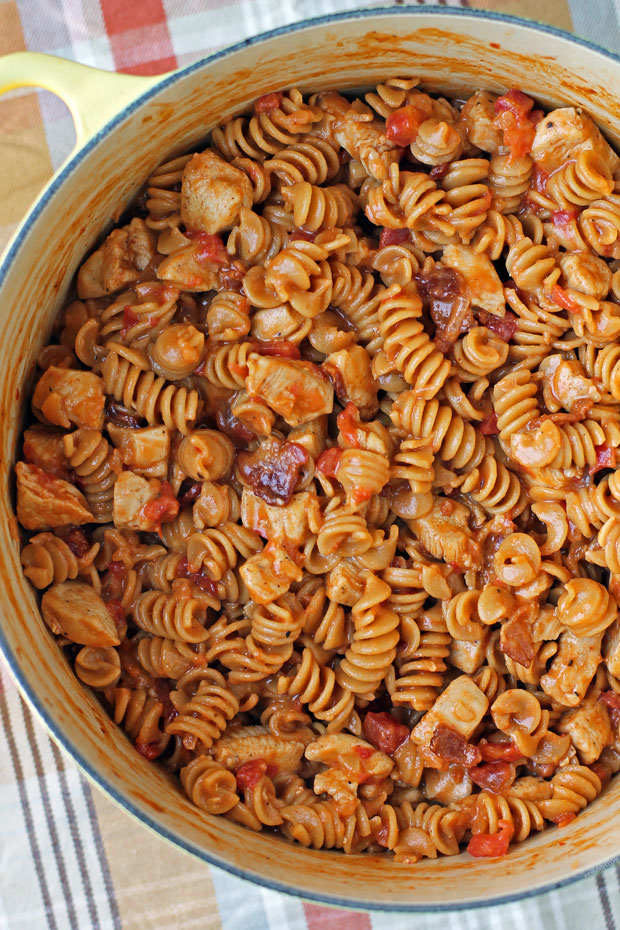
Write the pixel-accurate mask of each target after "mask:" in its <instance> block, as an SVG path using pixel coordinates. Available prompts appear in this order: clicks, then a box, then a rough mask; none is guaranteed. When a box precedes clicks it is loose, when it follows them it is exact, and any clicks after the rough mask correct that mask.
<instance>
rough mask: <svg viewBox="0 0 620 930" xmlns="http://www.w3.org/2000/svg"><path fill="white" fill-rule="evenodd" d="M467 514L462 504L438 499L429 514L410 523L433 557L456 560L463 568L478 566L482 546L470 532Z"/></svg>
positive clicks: (454, 561) (456, 563)
mask: <svg viewBox="0 0 620 930" xmlns="http://www.w3.org/2000/svg"><path fill="white" fill-rule="evenodd" d="M468 517H469V511H468V510H467V507H465V506H464V505H463V504H459V503H457V502H456V501H446V500H445V499H444V498H442V499H441V500H440V499H438V498H435V499H434V500H433V509H432V510H431V512H430V513H429V514H428V516H426V517H419V518H418V519H417V520H410V521H408V522H409V526H410V527H411V529H412V530H413V532H414V533H415V534H416V536H417V537H418V539H419V540H420V542H421V543H422V545H423V546H424V547H425V548H426V549H427V550H428V552H430V554H431V555H432V556H433V558H435V559H443V560H444V562H453V563H454V564H455V565H458V566H459V568H461V569H464V568H479V567H480V564H481V555H480V548H479V546H478V545H477V543H476V542H475V541H474V540H473V538H472V535H471V533H470V531H469V527H468V522H467V521H468Z"/></svg>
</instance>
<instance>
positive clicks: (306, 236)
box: [288, 226, 318, 242]
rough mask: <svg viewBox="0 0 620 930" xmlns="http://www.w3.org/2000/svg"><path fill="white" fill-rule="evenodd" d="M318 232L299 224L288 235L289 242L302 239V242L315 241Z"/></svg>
mask: <svg viewBox="0 0 620 930" xmlns="http://www.w3.org/2000/svg"><path fill="white" fill-rule="evenodd" d="M317 235H318V233H316V232H310V230H309V229H304V228H303V227H302V226H297V227H296V228H295V229H294V230H293V232H292V233H291V235H290V236H289V237H288V239H289V242H295V240H301V241H302V242H314V240H315V239H316V237H317Z"/></svg>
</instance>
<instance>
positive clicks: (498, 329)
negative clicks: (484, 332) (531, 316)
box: [476, 310, 519, 342]
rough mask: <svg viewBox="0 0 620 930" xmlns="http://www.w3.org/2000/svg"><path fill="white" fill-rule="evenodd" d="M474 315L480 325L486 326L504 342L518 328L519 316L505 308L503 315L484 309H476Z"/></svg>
mask: <svg viewBox="0 0 620 930" xmlns="http://www.w3.org/2000/svg"><path fill="white" fill-rule="evenodd" d="M476 317H477V319H478V322H479V323H480V325H481V326H486V328H487V329H490V330H491V332H492V333H495V335H496V336H499V338H500V339H502V340H503V341H504V342H510V340H511V339H512V337H513V336H514V334H515V333H516V331H517V330H518V328H519V318H518V317H517V315H516V314H514V313H511V312H510V310H507V311H506V313H505V315H504V316H501V317H500V316H495V315H494V314H493V313H488V312H487V311H486V310H477V311H476Z"/></svg>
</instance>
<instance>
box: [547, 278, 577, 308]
mask: <svg viewBox="0 0 620 930" xmlns="http://www.w3.org/2000/svg"><path fill="white" fill-rule="evenodd" d="M551 299H552V300H553V301H554V302H555V303H556V304H557V305H558V307H563V308H564V310H570V312H571V313H578V312H579V310H580V309H581V308H580V307H579V304H578V303H575V301H574V300H573V299H572V297H571V296H570V294H569V293H568V291H566V290H564V288H563V287H560V285H559V284H554V285H553V287H552V288H551Z"/></svg>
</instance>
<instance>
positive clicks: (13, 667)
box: [0, 5, 620, 914]
mask: <svg viewBox="0 0 620 930" xmlns="http://www.w3.org/2000/svg"><path fill="white" fill-rule="evenodd" d="M437 14H440V15H441V16H444V17H447V18H448V17H452V18H455V19H457V18H464V19H479V20H487V21H490V22H497V23H508V24H510V25H515V26H519V27H521V28H525V29H529V30H531V31H532V32H536V33H541V32H542V33H546V34H548V35H553V36H556V37H557V38H560V39H564V40H566V41H567V42H570V43H571V44H573V45H579V46H581V47H583V48H587V49H589V50H590V51H593V52H597V53H598V54H600V55H603V56H604V57H606V58H609V59H610V60H611V61H613V62H615V63H616V64H620V55H616V54H615V53H614V52H612V51H610V50H609V49H606V48H603V47H602V46H600V45H597V44H596V43H595V42H591V41H589V40H588V39H583V38H581V37H579V36H575V35H572V34H571V33H569V32H566V31H565V30H563V29H558V28H557V27H555V26H549V25H546V24H543V23H536V22H534V21H533V20H527V19H523V18H521V17H519V16H512V15H510V14H508V13H496V12H493V11H487V10H470V9H464V8H455V7H445V6H437V5H433V6H422V7H407V6H390V7H369V8H365V9H362V10H350V11H344V12H339V13H330V14H327V15H324V16H318V17H315V18H312V19H305V20H302V21H300V22H296V23H291V24H290V25H287V26H278V27H277V28H275V29H271V30H269V31H267V32H262V33H260V34H259V35H256V36H250V37H249V38H247V39H243V40H242V41H241V42H237V43H235V44H234V45H228V46H226V47H225V48H222V49H218V50H217V51H216V52H213V53H211V54H209V55H205V56H204V57H202V58H200V59H199V60H198V61H196V62H193V63H192V64H189V65H185V66H184V67H183V68H178V69H177V70H175V71H173V72H172V73H170V74H168V75H166V76H164V77H162V79H161V81H158V82H157V83H156V84H153V86H152V87H150V88H148V89H147V90H146V91H145V92H144V93H143V94H141V95H140V96H139V97H137V98H136V99H135V100H133V101H131V103H129V104H128V105H127V106H125V107H124V108H123V109H122V110H120V111H119V112H118V113H117V114H116V115H115V116H113V117H112V118H111V119H110V120H109V121H108V122H107V123H106V124H105V126H103V127H102V128H101V129H100V130H98V131H97V132H96V133H95V134H94V135H93V136H91V137H90V138H89V139H87V141H86V142H85V143H84V145H83V146H81V147H80V148H79V149H78V150H77V151H76V152H75V153H74V154H73V155H72V156H71V157H70V158H69V160H68V161H67V163H66V164H65V165H63V166H62V168H61V169H60V171H59V172H58V174H57V175H56V176H55V177H54V178H53V179H52V181H51V182H50V184H49V185H48V186H47V187H46V188H45V189H44V191H43V192H42V193H41V195H40V196H39V198H38V199H37V200H36V202H35V204H34V205H33V207H32V208H31V210H30V211H29V212H28V214H27V216H26V218H25V219H24V221H23V223H22V224H21V226H20V227H19V229H18V232H17V234H16V236H15V238H14V239H13V241H12V243H11V245H10V246H9V248H8V250H7V252H6V253H5V255H4V257H3V259H2V262H1V264H0V289H1V288H2V286H3V284H4V281H5V279H6V277H7V275H8V274H9V272H10V269H11V266H12V265H13V262H14V260H15V257H16V255H17V253H18V252H19V249H20V248H21V246H22V244H23V242H24V240H25V238H26V237H27V235H28V233H29V231H30V228H31V226H32V224H33V223H34V222H35V220H36V219H37V217H38V216H39V215H40V213H41V212H42V211H43V209H44V208H45V207H46V206H47V204H48V203H49V201H50V200H51V198H52V197H53V196H54V194H55V193H56V191H57V190H58V189H59V188H60V187H61V185H62V184H64V183H65V181H66V180H67V179H68V178H69V176H70V175H71V172H72V171H73V169H74V168H75V167H76V166H77V165H79V164H80V163H81V162H82V161H83V160H84V159H85V158H86V156H87V155H88V154H89V153H90V152H91V151H92V150H93V149H94V148H95V147H96V146H97V145H98V143H99V142H100V141H101V139H103V138H104V137H105V136H106V135H107V134H108V133H109V132H111V131H112V130H113V129H115V128H116V126H118V125H119V124H120V123H121V122H122V121H123V120H124V119H126V118H127V117H128V116H130V115H131V114H132V113H133V112H134V111H136V110H137V109H139V108H140V107H141V106H142V104H144V103H145V102H146V101H148V100H149V99H150V98H152V97H154V96H155V95H157V94H159V93H160V91H162V90H164V89H165V88H167V87H170V86H172V85H173V84H175V83H177V81H180V80H182V79H183V78H185V77H186V76H187V75H189V74H193V73H194V72H195V71H199V70H200V69H201V68H202V67H204V65H206V64H211V63H213V62H215V61H218V60H220V59H222V58H226V57H227V56H229V55H231V54H233V53H235V52H238V51H241V50H242V49H244V48H250V47H252V46H254V45H257V44H259V43H261V42H264V41H265V40H267V39H274V38H277V37H278V36H282V35H286V34H288V33H292V32H301V31H303V30H304V29H311V28H312V27H314V26H321V25H325V24H329V23H341V22H346V21H347V20H357V19H369V18H371V17H389V16H399V17H402V16H420V17H424V16H429V15H437ZM0 652H2V655H3V657H4V659H5V661H6V663H7V665H8V667H9V669H10V671H11V674H12V676H13V677H14V679H15V681H16V682H17V684H18V686H19V689H20V691H21V693H22V695H23V696H24V697H25V698H26V700H27V702H28V704H29V705H30V706H31V708H32V709H33V710H34V711H35V713H36V714H37V716H38V717H39V718H40V720H41V721H42V722H43V724H44V725H45V727H46V729H47V730H48V731H49V733H51V735H52V736H53V738H54V739H55V740H56V742H57V743H59V745H60V746H62V748H63V749H64V750H65V752H67V753H68V755H69V756H71V758H72V759H73V760H74V761H75V762H76V763H77V765H78V766H79V768H80V769H81V770H82V771H83V772H84V774H85V775H86V776H87V777H88V778H89V780H90V781H92V782H94V784H95V785H97V787H98V788H100V789H101V790H102V791H103V792H104V793H105V794H107V795H108V796H109V797H110V798H112V800H113V801H115V802H116V803H117V804H118V805H119V806H120V807H122V808H124V810H126V811H127V812H128V813H129V814H131V815H132V816H133V817H135V818H136V819H137V820H138V821H140V823H142V824H144V825H145V826H146V827H148V828H149V829H151V830H152V831H153V832H154V833H156V834H158V835H159V836H161V837H163V838H164V839H166V840H168V842H170V843H172V844H173V845H174V846H177V847H179V848H181V849H183V850H184V851H185V852H187V853H189V854H190V855H192V856H195V857H196V858H198V859H201V860H202V861H203V862H206V863H208V864H209V865H212V866H214V867H215V868H220V869H223V870H224V871H226V872H229V873H230V874H232V875H234V876H236V877H237V878H242V879H245V880H246V881H250V882H252V883H253V884H256V885H259V886H260V887H264V888H269V889H271V890H272V891H277V892H280V893H282V894H288V895H292V896H294V897H300V898H302V899H304V900H308V901H315V902H317V903H319V904H326V905H331V906H334V907H342V908H346V909H352V910H370V911H388V912H393V913H422V914H423V913H427V914H429V913H441V912H451V911H465V910H475V909H477V908H487V907H493V906H496V905H501V904H510V903H513V902H516V901H521V900H525V899H527V898H532V897H536V896H538V895H541V894H545V893H546V892H549V891H555V890H556V889H558V888H563V887H565V886H567V885H570V884H573V883H574V882H576V881H579V880H580V879H583V878H588V877H590V876H592V875H596V874H597V873H598V872H601V871H602V870H603V869H606V868H608V867H609V866H612V865H620V852H619V854H618V856H614V857H612V858H611V859H608V860H607V861H605V862H603V863H601V864H600V865H598V866H595V867H594V868H592V869H585V870H581V871H580V870H577V871H576V872H575V873H574V874H572V875H569V876H567V877H566V878H564V879H561V880H560V881H556V882H550V883H547V884H544V885H541V886H540V887H538V888H533V889H532V890H530V891H527V892H523V893H520V894H514V895H502V896H497V897H493V898H489V899H488V900H486V901H482V902H476V903H468V902H464V903H462V904H461V903H458V902H456V903H455V902H451V903H447V904H435V905H432V906H428V905H419V904H415V903H411V904H409V903H407V904H398V905H397V904H394V905H392V904H389V903H382V902H380V903H377V902H370V901H356V900H347V899H344V898H339V897H338V896H336V895H330V894H328V893H321V894H319V893H315V892H307V891H300V890H299V889H297V888H295V887H292V886H291V887H289V886H287V885H283V884H282V883H280V882H277V881H273V880H271V879H268V878H264V877H262V876H258V875H254V874H252V873H250V872H246V871H245V870H244V869H238V868H236V867H235V866H233V865H231V864H230V863H228V862H224V861H222V860H220V859H218V857H217V856H216V855H215V854H212V853H209V852H206V851H205V850H204V849H202V848H200V847H197V846H195V845H194V844H193V843H190V842H188V841H187V840H184V839H182V838H181V837H179V836H177V835H176V834H175V833H173V832H172V831H170V830H168V829H167V828H166V827H164V826H163V825H162V824H160V823H158V822H157V820H155V819H154V818H153V817H152V816H151V815H150V814H148V813H147V812H145V811H143V810H142V809H141V807H139V806H138V805H137V804H134V803H133V802H132V801H130V800H129V799H128V798H127V797H125V796H124V795H123V794H121V793H120V792H119V791H118V790H117V789H116V788H115V787H113V786H112V785H111V784H110V783H109V782H108V781H107V780H106V779H105V778H104V777H103V776H102V775H101V773H100V772H99V771H98V770H97V769H96V768H94V767H93V766H92V765H91V764H90V763H89V762H88V761H87V760H86V759H85V758H84V757H83V756H82V753H81V751H80V750H79V748H78V747H77V746H75V745H74V744H73V743H72V741H71V740H70V739H69V738H68V737H67V736H66V735H65V734H64V733H63V731H62V729H61V727H60V726H59V725H58V724H57V722H56V721H55V719H54V718H53V717H52V716H51V715H50V714H49V713H48V711H47V710H46V708H45V707H44V706H43V705H42V704H41V702H40V701H39V700H38V698H37V696H36V695H35V694H34V692H31V690H30V685H29V683H28V682H27V680H26V679H25V677H24V675H23V673H22V670H21V668H20V665H19V661H18V659H17V657H16V655H15V654H14V652H13V650H12V649H11V647H10V645H9V643H8V641H7V639H6V637H5V634H4V630H3V629H2V626H0ZM354 861H355V860H352V863H351V864H352V866H353V864H354Z"/></svg>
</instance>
